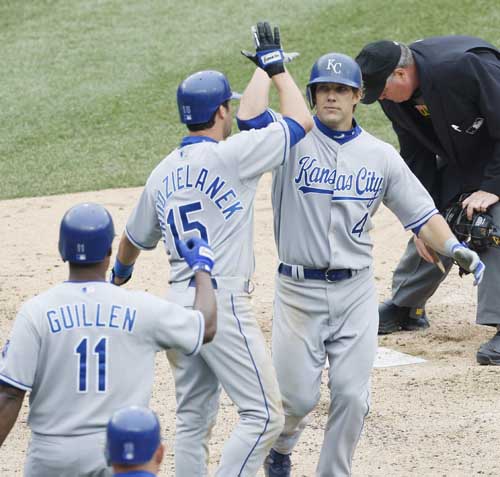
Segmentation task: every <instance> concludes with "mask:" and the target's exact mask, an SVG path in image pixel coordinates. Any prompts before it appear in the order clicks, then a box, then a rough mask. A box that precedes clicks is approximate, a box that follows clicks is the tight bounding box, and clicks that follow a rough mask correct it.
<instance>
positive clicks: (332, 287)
mask: <svg viewBox="0 0 500 477" xmlns="http://www.w3.org/2000/svg"><path fill="white" fill-rule="evenodd" d="M256 74H259V75H260V78H261V83H260V89H259V88H257V87H255V88H254V89H253V93H254V96H247V97H246V98H243V100H242V104H241V108H240V111H239V113H238V119H239V126H240V129H248V128H252V127H262V126H264V125H266V124H269V123H270V122H272V121H274V116H275V115H274V113H272V112H271V111H269V110H266V107H267V101H268V92H269V80H268V79H267V78H266V77H265V75H264V74H263V73H262V72H256ZM307 96H308V98H309V101H310V104H311V107H314V108H315V110H316V116H315V117H314V121H315V126H314V128H313V129H312V131H311V132H310V133H308V134H307V135H306V137H305V138H304V139H303V140H302V141H301V142H299V143H298V144H297V145H295V146H294V147H292V149H291V152H290V160H288V161H287V162H284V163H283V164H282V165H281V167H279V168H278V169H276V170H275V171H274V176H273V193H272V200H273V209H274V233H275V239H276V244H277V247H278V255H279V259H280V265H279V268H278V273H277V276H276V277H277V278H276V295H275V301H274V321H273V332H272V333H273V336H272V351H273V362H274V366H275V368H276V373H277V376H278V382H279V386H280V390H281V393H282V396H283V407H284V411H285V427H284V430H283V432H282V433H281V435H280V437H279V438H278V439H277V441H276V442H275V443H274V445H273V449H272V450H271V452H270V454H269V456H268V458H267V459H266V462H265V466H264V468H265V472H266V476H268V477H278V476H279V477H284V476H290V468H291V459H290V454H291V452H292V450H293V448H294V446H295V444H296V443H297V441H298V439H299V436H300V433H301V432H302V430H303V429H304V427H305V425H306V417H307V415H308V414H309V413H310V412H311V411H312V409H313V408H314V407H315V405H316V404H317V402H318V400H319V397H320V383H321V375H322V371H323V369H324V365H325V360H326V359H328V361H329V364H330V367H329V371H328V372H329V383H328V384H329V387H330V391H331V402H330V408H329V411H328V420H327V423H326V428H325V435H324V441H323V446H322V449H321V454H320V459H319V464H318V468H317V473H316V475H317V476H319V477H334V476H335V477H341V476H348V475H350V474H351V462H352V457H353V454H354V450H355V447H356V444H357V442H358V439H359V437H360V434H361V430H362V427H363V422H364V418H365V416H366V415H367V413H368V410H369V382H370V373H371V369H372V366H373V361H374V358H375V354H376V348H377V326H378V312H377V298H376V288H375V283H374V279H373V272H372V255H371V249H372V242H371V240H370V236H369V231H370V229H371V228H372V216H373V214H374V213H375V212H376V211H377V209H378V207H379V206H380V204H381V203H382V202H383V203H384V204H385V205H386V206H387V207H389V208H390V209H391V210H392V211H393V212H394V214H395V215H396V216H397V217H398V218H399V220H400V221H401V223H402V224H403V225H404V227H405V229H407V230H413V232H414V233H416V234H418V236H419V237H421V238H423V239H424V240H425V241H426V242H428V243H430V244H431V245H432V246H433V247H435V248H436V249H437V250H440V251H441V252H442V253H443V254H445V255H448V256H453V257H454V258H455V259H456V260H457V261H459V262H460V263H462V264H463V265H464V267H465V268H467V270H474V272H475V279H476V281H480V280H481V276H482V273H483V270H484V266H483V264H482V263H481V262H480V260H479V258H478V256H477V254H476V253H475V252H473V251H471V250H469V249H468V248H466V247H464V246H463V245H461V244H460V243H459V242H458V241H457V240H456V238H455V237H454V236H453V235H452V233H451V231H450V229H449V227H448V225H447V223H446V222H445V220H444V219H443V217H442V216H441V215H439V214H438V212H437V210H436V208H435V206H434V203H433V201H432V199H431V198H430V196H429V194H428V193H427V192H426V190H425V189H424V188H423V186H422V185H421V184H420V182H419V181H418V180H417V178H416V177H415V176H414V175H413V174H412V173H411V172H410V170H409V168H408V167H407V166H406V164H405V162H404V161H403V159H402V158H401V157H400V156H399V154H398V153H397V152H396V151H395V150H394V148H393V147H392V146H390V145H389V144H387V143H384V142H382V141H380V140H379V139H376V138H375V137H373V136H371V135H370V134H369V133H367V132H366V131H364V130H363V129H361V127H360V126H359V125H358V124H357V123H356V121H355V120H354V118H353V113H354V109H355V108H356V105H357V104H358V102H359V101H360V99H361V96H362V81H361V71H360V69H359V67H358V66H357V64H356V63H355V62H354V60H353V59H351V58H350V57H348V56H346V55H343V54H340V53H329V54H326V55H324V56H321V57H320V58H319V59H318V60H317V61H316V63H315V64H314V65H313V67H312V70H311V75H310V81H309V83H308V85H307ZM246 101H248V102H249V103H250V105H247V104H245V103H246ZM250 110H251V114H249V112H250ZM244 113H245V114H248V115H244ZM297 230H301V231H302V233H300V234H298V233H297Z"/></svg>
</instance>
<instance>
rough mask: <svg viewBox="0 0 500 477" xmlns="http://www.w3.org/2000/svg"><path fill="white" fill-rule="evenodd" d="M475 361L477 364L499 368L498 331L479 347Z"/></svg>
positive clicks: (499, 341)
mask: <svg viewBox="0 0 500 477" xmlns="http://www.w3.org/2000/svg"><path fill="white" fill-rule="evenodd" d="M476 359H477V362H478V363H479V364H489V365H492V366H500V331H498V332H497V334H496V335H495V336H493V338H491V340H490V341H487V342H486V343H483V344H482V345H481V346H480V347H479V351H478V352H477V354H476Z"/></svg>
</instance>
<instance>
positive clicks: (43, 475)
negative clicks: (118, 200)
mask: <svg viewBox="0 0 500 477" xmlns="http://www.w3.org/2000/svg"><path fill="white" fill-rule="evenodd" d="M113 238H114V226H113V221H112V219H111V215H110V214H109V212H108V211H107V210H106V209H105V208H104V207H102V206H101V205H97V204H91V203H85V204H80V205H76V206H74V207H72V208H71V209H69V210H68V211H67V212H66V214H65V215H64V217H63V219H62V221H61V226H60V235H59V252H60V254H61V258H62V259H63V261H65V262H69V278H68V280H67V281H65V282H63V283H60V284H58V285H56V286H54V287H53V288H51V289H50V290H48V291H46V292H44V293H42V294H40V295H38V296H36V297H34V298H32V299H31V300H29V301H27V302H26V303H25V304H24V305H23V306H22V307H21V309H20V311H19V313H18V315H17V317H16V320H15V322H14V327H13V330H12V334H11V337H10V340H9V341H8V344H7V345H6V346H5V348H4V351H3V353H2V360H1V362H0V444H2V443H3V441H4V439H5V438H6V437H7V435H8V433H9V431H10V429H11V428H12V426H13V425H14V423H15V421H16V418H17V415H18V413H19V409H20V408H21V404H22V401H23V397H24V394H25V393H26V391H28V392H29V393H30V412H29V417H28V425H29V426H30V428H31V430H32V438H31V442H30V444H29V448H28V454H27V459H26V465H25V474H24V475H25V476H27V477H35V476H36V477H54V476H58V477H70V476H71V477H75V476H88V477H95V476H99V477H100V476H107V475H110V472H109V469H108V467H107V464H106V462H105V460H104V452H103V449H104V441H105V431H106V425H107V423H108V420H109V417H110V416H111V414H112V413H113V412H114V411H115V410H116V409H118V407H121V406H129V405H133V404H135V405H142V406H145V405H147V404H148V402H149V399H150V395H151V390H152V385H153V373H154V359H155V354H156V352H157V351H159V350H160V349H169V348H175V349H178V350H179V351H180V352H182V353H185V354H186V355H196V354H197V353H199V351H200V349H201V346H202V343H203V342H209V341H211V339H212V338H213V336H214V333H215V329H216V303H215V296H214V292H213V289H212V284H211V281H210V275H209V273H207V272H209V271H210V269H211V267H212V266H213V260H212V259H211V258H210V257H209V256H210V251H209V247H208V245H207V244H206V243H205V242H203V241H201V240H198V239H195V240H194V242H188V243H184V242H180V243H179V244H180V248H181V249H182V250H183V254H184V257H185V260H186V262H187V263H188V264H189V266H190V267H192V269H193V270H196V272H195V281H196V299H195V306H194V308H195V309H193V310H187V309H185V308H183V307H180V306H178V305H176V304H173V303H169V302H167V301H165V300H162V299H160V298H157V297H155V296H153V295H150V294H149V293H143V292H130V291H126V290H122V289H120V288H118V287H116V286H114V285H112V284H110V283H108V282H107V281H106V270H107V269H108V266H109V262H110V255H111V244H112V242H113ZM202 269H203V270H202Z"/></svg>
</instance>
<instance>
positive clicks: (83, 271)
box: [68, 262, 108, 282]
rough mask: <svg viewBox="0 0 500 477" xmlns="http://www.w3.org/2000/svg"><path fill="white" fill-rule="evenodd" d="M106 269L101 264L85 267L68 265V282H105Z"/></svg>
mask: <svg viewBox="0 0 500 477" xmlns="http://www.w3.org/2000/svg"><path fill="white" fill-rule="evenodd" d="M107 268H108V267H107V266H105V264H104V263H103V262H101V263H96V264H95V265H91V266H87V267H81V266H75V265H72V264H70V265H69V277H68V280H69V281H70V282H105V281H106V271H107Z"/></svg>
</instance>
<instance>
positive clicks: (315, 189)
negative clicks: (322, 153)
mask: <svg viewBox="0 0 500 477" xmlns="http://www.w3.org/2000/svg"><path fill="white" fill-rule="evenodd" d="M317 162H318V161H317V159H316V158H314V157H311V156H302V157H301V158H300V159H299V161H298V164H299V166H300V169H299V171H298V173H297V175H296V177H295V183H296V184H301V185H300V186H299V190H300V191H301V192H302V193H304V194H308V193H319V194H334V192H335V191H340V192H346V191H347V192H350V191H353V192H355V193H356V195H357V196H362V197H361V198H359V197H354V196H353V197H350V198H351V199H358V200H360V199H364V200H369V201H373V200H374V199H376V198H377V197H378V196H379V195H380V193H381V192H382V189H383V187H382V186H383V183H384V178H383V177H382V176H378V175H377V173H376V172H375V171H373V170H370V169H367V168H366V167H362V168H360V169H359V171H357V173H355V174H339V173H338V172H337V169H330V168H328V167H321V166H319V165H317ZM322 185H323V186H328V187H321V186H322ZM365 194H367V195H366V196H365ZM346 199H348V198H347V197H346Z"/></svg>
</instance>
